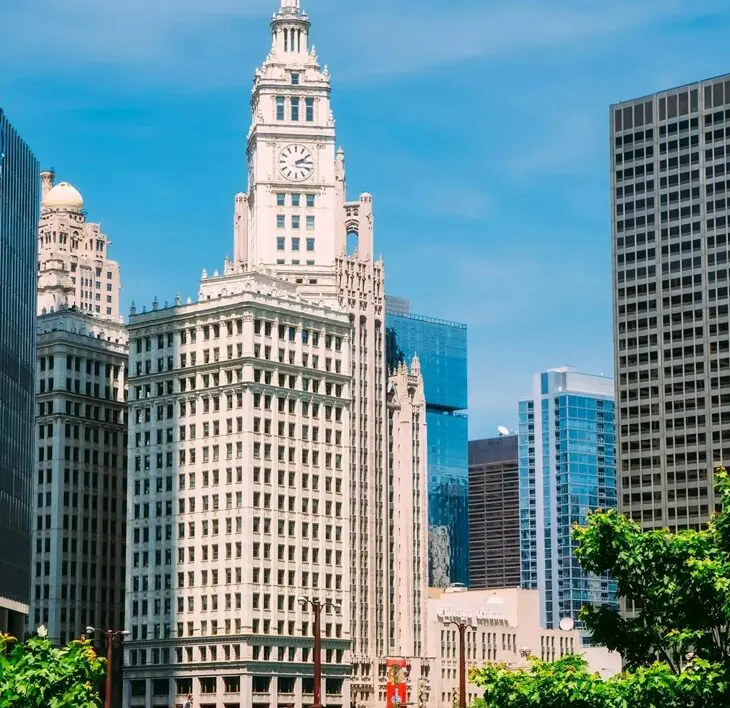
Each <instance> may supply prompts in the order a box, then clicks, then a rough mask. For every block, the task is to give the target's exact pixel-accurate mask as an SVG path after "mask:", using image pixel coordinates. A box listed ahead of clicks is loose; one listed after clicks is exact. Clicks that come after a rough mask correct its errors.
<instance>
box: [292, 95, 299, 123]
mask: <svg viewBox="0 0 730 708" xmlns="http://www.w3.org/2000/svg"><path fill="white" fill-rule="evenodd" d="M291 119H292V120H299V99H298V98H297V97H296V96H292V98H291Z"/></svg>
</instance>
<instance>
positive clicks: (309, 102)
mask: <svg viewBox="0 0 730 708" xmlns="http://www.w3.org/2000/svg"><path fill="white" fill-rule="evenodd" d="M304 105H305V112H306V116H305V117H306V119H307V123H312V122H314V99H313V98H305V99H304Z"/></svg>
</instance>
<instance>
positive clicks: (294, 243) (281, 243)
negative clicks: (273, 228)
mask: <svg viewBox="0 0 730 708" xmlns="http://www.w3.org/2000/svg"><path fill="white" fill-rule="evenodd" d="M305 243H306V250H307V252H309V253H311V252H312V251H314V239H313V238H308V239H306V240H305ZM276 250H277V251H284V250H286V239H285V238H284V237H283V236H278V237H277V239H276ZM291 250H292V251H299V250H301V239H300V238H297V237H294V238H292V239H291Z"/></svg>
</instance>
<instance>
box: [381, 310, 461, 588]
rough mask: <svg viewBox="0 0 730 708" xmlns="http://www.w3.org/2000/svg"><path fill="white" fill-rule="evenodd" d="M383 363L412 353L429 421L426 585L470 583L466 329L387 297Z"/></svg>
mask: <svg viewBox="0 0 730 708" xmlns="http://www.w3.org/2000/svg"><path fill="white" fill-rule="evenodd" d="M386 302H387V312H386V317H385V320H386V330H387V340H386V341H387V360H388V367H389V369H391V370H393V369H395V368H396V367H397V365H398V363H399V362H401V361H406V362H408V361H410V360H411V359H412V358H413V356H415V355H417V356H418V357H419V358H420V361H421V368H422V372H423V380H424V386H425V387H426V410H427V414H426V418H427V421H428V525H429V539H428V542H429V585H430V586H431V587H446V586H447V585H449V584H450V583H463V584H467V583H469V565H470V564H469V521H468V513H469V502H468V497H469V480H468V475H469V472H468V460H467V457H468V445H469V437H468V436H469V433H468V419H467V416H466V414H465V412H464V411H465V410H466V408H467V341H466V336H467V330H466V325H463V324H458V323H455V322H446V321H444V320H438V319H434V318H431V317H422V316H419V315H413V314H411V313H410V307H409V305H408V301H407V300H404V299H402V298H391V297H388V298H387V299H386Z"/></svg>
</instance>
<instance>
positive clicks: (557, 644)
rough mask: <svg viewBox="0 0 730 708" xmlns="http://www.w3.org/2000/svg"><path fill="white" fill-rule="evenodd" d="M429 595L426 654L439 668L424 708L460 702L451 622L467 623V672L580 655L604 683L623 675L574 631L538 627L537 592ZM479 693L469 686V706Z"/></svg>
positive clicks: (616, 658) (614, 661) (616, 662)
mask: <svg viewBox="0 0 730 708" xmlns="http://www.w3.org/2000/svg"><path fill="white" fill-rule="evenodd" d="M429 595H430V596H429V600H428V625H427V636H428V651H429V655H430V656H433V657H435V661H436V667H437V668H436V671H434V674H435V675H434V677H433V679H432V682H431V683H432V693H431V697H430V699H429V701H428V702H427V703H426V705H428V706H429V707H431V706H432V707H433V708H437V707H438V708H442V707H444V706H452V705H454V701H455V700H458V696H459V631H458V629H457V628H456V626H455V625H454V623H455V622H467V623H469V626H470V627H471V628H472V629H470V630H467V632H466V636H465V649H466V651H465V656H466V666H467V670H468V669H470V668H472V667H474V668H478V667H481V666H483V665H484V664H485V663H487V662H492V663H500V664H502V663H503V664H506V665H507V666H510V667H512V668H514V669H524V668H527V667H528V666H529V661H528V658H529V657H530V656H535V657H537V658H538V659H541V660H542V661H555V660H556V659H559V658H560V657H561V656H565V655H566V654H579V655H582V656H583V658H584V659H585V660H586V661H587V662H588V665H589V668H590V669H591V670H592V671H596V672H598V673H600V674H601V677H602V678H604V679H606V678H609V677H610V676H613V675H614V674H617V673H619V672H620V671H621V656H620V655H619V654H617V653H615V652H609V651H608V650H606V649H604V648H600V647H585V646H583V644H582V643H581V636H580V633H579V632H578V631H577V630H575V629H571V630H569V631H564V630H561V629H557V628H556V629H546V628H545V627H544V625H543V624H542V623H541V622H540V597H539V593H538V592H537V591H535V590H520V589H519V588H500V589H494V590H466V589H465V588H453V589H446V590H442V589H431V590H429ZM483 693H484V689H481V688H479V687H478V686H476V685H474V684H471V683H467V702H469V703H471V701H473V700H474V699H475V698H481V697H482V695H483Z"/></svg>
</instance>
